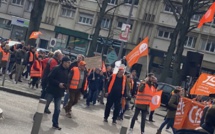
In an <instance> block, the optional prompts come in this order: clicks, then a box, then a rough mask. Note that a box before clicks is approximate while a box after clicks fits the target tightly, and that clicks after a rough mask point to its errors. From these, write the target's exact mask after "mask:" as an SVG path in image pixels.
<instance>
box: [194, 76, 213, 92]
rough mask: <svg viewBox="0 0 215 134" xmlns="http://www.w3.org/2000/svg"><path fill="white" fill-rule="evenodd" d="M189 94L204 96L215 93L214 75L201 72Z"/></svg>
mask: <svg viewBox="0 0 215 134" xmlns="http://www.w3.org/2000/svg"><path fill="white" fill-rule="evenodd" d="M190 94H194V95H205V96H209V95H210V94H215V76H214V75H211V74H206V73H202V74H201V75H200V76H199V78H198V80H197V81H196V83H195V84H194V86H193V87H192V89H191V90H190Z"/></svg>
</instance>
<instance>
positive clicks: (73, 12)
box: [61, 8, 75, 18]
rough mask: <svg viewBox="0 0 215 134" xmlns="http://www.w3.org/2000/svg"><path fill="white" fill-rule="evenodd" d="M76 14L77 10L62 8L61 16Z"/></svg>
mask: <svg viewBox="0 0 215 134" xmlns="http://www.w3.org/2000/svg"><path fill="white" fill-rule="evenodd" d="M74 15H75V11H73V10H71V9H65V8H62V12H61V16H64V17H70V18H73V17H74Z"/></svg>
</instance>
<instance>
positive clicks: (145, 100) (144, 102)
mask: <svg viewBox="0 0 215 134" xmlns="http://www.w3.org/2000/svg"><path fill="white" fill-rule="evenodd" d="M153 77H154V74H153V73H149V74H148V75H147V78H146V79H145V82H142V83H141V84H140V86H139V89H138V91H137V95H136V99H135V112H134V116H133V118H132V120H131V124H130V130H129V131H130V133H129V134H132V132H133V128H134V124H135V121H136V119H137V116H138V115H139V113H140V112H141V114H142V115H141V116H142V118H141V134H144V132H145V121H146V115H147V114H148V110H149V105H150V103H151V100H152V96H153V93H154V92H155V88H154V85H153Z"/></svg>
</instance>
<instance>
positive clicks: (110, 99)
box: [104, 67, 126, 124]
mask: <svg viewBox="0 0 215 134" xmlns="http://www.w3.org/2000/svg"><path fill="white" fill-rule="evenodd" d="M107 87H108V88H107V93H106V96H107V104H106V107H105V113H104V122H108V117H109V115H110V110H111V107H112V106H113V105H114V111H113V118H112V119H113V122H112V123H113V124H116V123H117V122H116V120H117V117H118V116H119V112H120V103H121V100H122V97H125V93H126V92H125V90H126V89H125V88H126V76H125V75H124V68H122V67H120V68H119V71H118V73H117V74H113V75H112V76H111V77H110V80H109V82H108V84H107Z"/></svg>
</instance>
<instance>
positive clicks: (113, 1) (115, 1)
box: [108, 0, 117, 5]
mask: <svg viewBox="0 0 215 134" xmlns="http://www.w3.org/2000/svg"><path fill="white" fill-rule="evenodd" d="M108 4H111V5H116V4H117V0H108Z"/></svg>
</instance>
